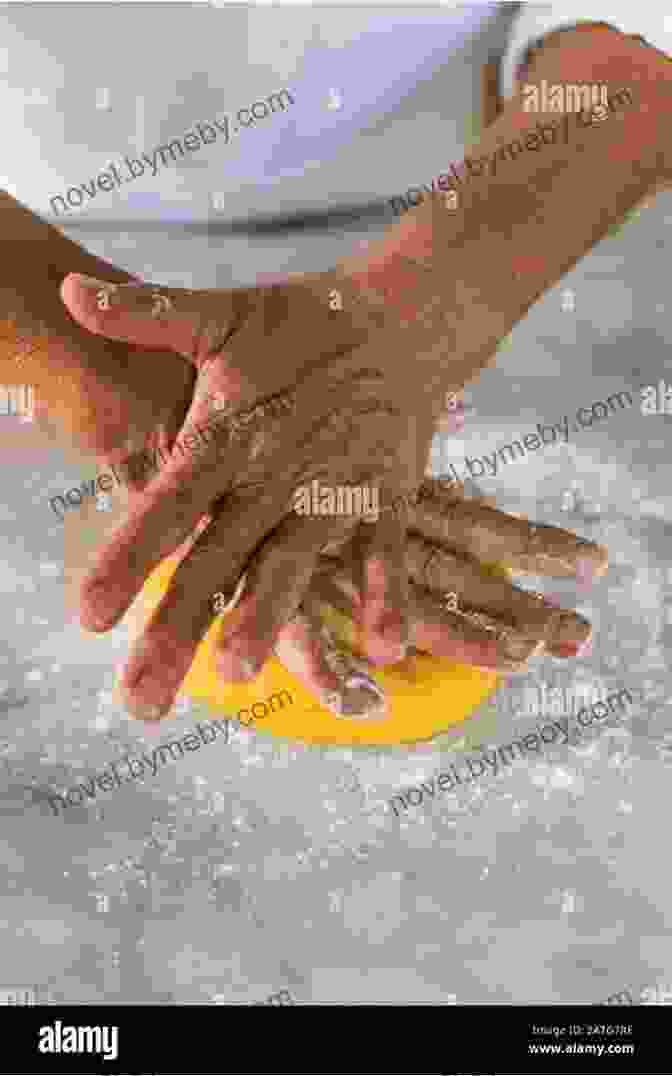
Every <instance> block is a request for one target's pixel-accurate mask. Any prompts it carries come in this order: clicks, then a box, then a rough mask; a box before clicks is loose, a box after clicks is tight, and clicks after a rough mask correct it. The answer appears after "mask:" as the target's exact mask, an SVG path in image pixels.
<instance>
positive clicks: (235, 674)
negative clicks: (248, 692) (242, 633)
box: [216, 641, 264, 681]
mask: <svg viewBox="0 0 672 1076" xmlns="http://www.w3.org/2000/svg"><path fill="white" fill-rule="evenodd" d="M243 647H244V648H245V649H243ZM247 647H248V644H245V643H243V644H240V643H239V644H238V645H237V646H231V645H230V641H229V642H227V644H226V649H223V650H221V651H220V653H219V654H218V655H217V659H216V664H217V671H218V673H219V675H220V676H221V677H222V678H223V679H224V680H227V681H231V680H254V678H255V677H256V676H258V674H259V673H260V672H261V669H262V667H263V664H264V662H263V660H262V659H260V658H258V657H257V656H256V655H254V654H250V653H249V649H248V648H247Z"/></svg>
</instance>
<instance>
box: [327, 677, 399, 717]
mask: <svg viewBox="0 0 672 1076" xmlns="http://www.w3.org/2000/svg"><path fill="white" fill-rule="evenodd" d="M321 701H322V702H323V704H324V705H325V706H326V707H327V708H328V709H329V710H331V711H332V713H335V714H336V715H337V716H338V717H352V718H356V719H360V720H363V719H366V718H372V717H378V718H379V717H380V716H381V711H382V710H384V709H385V705H386V699H385V695H384V693H383V692H382V691H381V690H380V688H379V687H378V685H377V684H376V683H375V681H374V680H372V679H371V678H370V677H369V676H367V675H366V674H364V673H356V674H353V675H352V676H348V677H347V679H346V680H345V682H344V683H343V687H342V689H341V691H328V692H325V693H324V694H323V695H322V697H321Z"/></svg>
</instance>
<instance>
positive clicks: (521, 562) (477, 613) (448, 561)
mask: <svg viewBox="0 0 672 1076" xmlns="http://www.w3.org/2000/svg"><path fill="white" fill-rule="evenodd" d="M408 523H409V531H410V533H409V536H408V537H407V539H406V551H405V561H406V570H407V573H408V579H409V597H410V601H409V622H410V643H411V645H412V646H414V647H415V648H416V649H417V650H422V651H426V652H427V653H430V654H433V655H435V656H437V657H438V656H442V657H448V658H452V659H454V660H455V661H458V662H463V663H465V664H469V665H476V666H479V667H480V668H483V669H487V670H488V671H493V670H496V671H498V672H502V673H506V672H517V671H519V670H521V669H523V668H524V667H525V664H526V662H527V660H528V659H529V658H530V657H531V656H533V655H535V654H537V653H538V652H540V651H542V650H545V651H546V652H547V653H549V654H552V655H553V656H554V657H558V658H569V657H575V656H576V655H577V654H579V653H581V652H582V651H583V649H584V648H585V646H586V645H587V643H588V640H589V638H590V624H589V622H588V621H587V620H586V619H585V618H584V617H582V616H580V615H579V614H578V613H575V612H573V611H571V610H569V609H559V608H558V607H557V606H556V605H555V604H553V603H552V602H551V601H550V600H547V599H543V598H541V597H540V596H537V595H535V594H530V593H529V592H528V591H525V590H522V589H521V588H519V587H517V586H515V585H514V584H512V583H510V582H508V581H507V580H505V579H502V578H501V577H496V576H493V575H492V574H489V573H488V571H487V570H486V567H487V564H489V563H493V562H498V563H505V564H506V565H507V566H508V567H509V569H510V570H511V571H513V572H515V573H517V574H522V573H533V574H535V575H550V576H563V577H567V576H570V577H571V576H576V577H577V578H578V579H579V580H580V581H581V583H583V582H585V581H586V580H587V579H589V578H597V577H598V576H600V575H602V574H603V573H604V572H605V571H606V568H607V553H606V550H605V549H604V548H603V547H601V546H598V545H596V544H595V543H593V542H588V541H585V540H584V539H581V538H577V537H576V536H575V535H573V534H571V533H570V532H569V531H565V530H561V529H560V528H558V527H552V526H547V525H542V524H531V523H529V522H528V520H526V519H519V518H518V517H515V516H509V515H506V514H505V513H503V512H500V511H498V510H497V509H495V508H493V507H492V506H491V505H489V504H488V503H486V502H485V500H484V499H482V498H479V499H476V498H470V499H466V498H465V497H464V494H463V491H461V490H460V489H459V488H458V487H457V484H456V483H454V484H453V485H452V486H450V487H449V488H441V485H440V484H438V483H436V482H433V481H426V482H425V483H423V486H422V487H421V489H420V491H419V496H418V500H417V503H416V504H415V505H414V506H412V507H411V509H410V513H409V521H408ZM351 554H352V551H351V549H345V550H343V551H342V553H341V556H340V557H338V558H337V557H322V558H320V563H319V569H318V572H317V573H316V575H315V576H314V577H313V581H312V583H311V586H310V590H309V592H308V595H307V596H306V598H305V599H304V601H303V603H302V606H301V610H300V611H299V613H298V614H297V615H296V616H295V617H294V618H293V619H292V621H290V623H289V624H288V625H287V626H286V627H285V628H283V629H282V631H281V632H280V635H279V638H278V641H277V643H276V646H275V653H276V656H277V657H278V658H279V659H280V660H281V661H282V663H283V664H284V665H285V666H286V668H288V669H289V670H290V672H292V673H293V674H294V675H296V676H297V677H298V678H299V679H300V680H301V681H302V682H303V683H304V685H305V686H306V687H307V688H308V690H309V691H311V692H313V693H314V694H315V695H316V696H317V697H318V698H319V699H320V701H321V702H322V703H323V704H325V705H327V706H328V707H329V708H330V709H332V710H333V711H334V712H335V713H338V714H343V715H347V716H349V717H360V718H373V717H378V716H380V711H381V708H382V707H383V706H384V696H383V694H382V690H381V688H380V687H379V685H378V684H377V683H376V682H375V680H374V679H373V678H372V677H371V676H370V675H369V671H368V669H367V664H366V662H365V660H364V659H363V657H362V655H361V653H360V652H358V650H359V648H355V651H354V653H353V652H349V651H343V649H342V648H341V650H339V648H338V647H337V645H336V643H335V642H334V639H333V638H332V637H331V635H330V633H329V631H328V629H327V628H326V627H325V626H324V624H323V623H322V617H321V612H320V609H321V605H322V603H326V604H328V605H332V606H334V607H335V608H337V609H338V610H340V611H341V612H342V613H345V614H346V615H347V616H349V617H350V618H351V619H352V620H353V621H354V622H355V623H356V624H357V623H359V624H361V613H362V605H361V594H360V590H359V587H358V584H357V573H356V563H355V561H354V559H353V557H352V555H351ZM465 614H466V615H465ZM489 629H490V630H489Z"/></svg>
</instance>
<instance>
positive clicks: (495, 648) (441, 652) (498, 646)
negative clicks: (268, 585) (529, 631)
mask: <svg viewBox="0 0 672 1076" xmlns="http://www.w3.org/2000/svg"><path fill="white" fill-rule="evenodd" d="M353 587H354V584H353V581H352V578H351V574H350V571H348V570H347V569H345V568H343V567H341V570H340V571H339V570H334V569H333V568H332V567H330V568H329V569H328V570H326V571H324V572H322V571H320V572H318V573H317V574H316V576H315V578H314V580H313V587H312V591H311V592H312V593H314V594H315V595H318V596H319V597H320V598H321V600H322V601H324V602H327V603H328V604H330V605H332V606H333V607H334V608H335V609H338V610H339V611H340V612H342V613H344V614H345V615H346V616H352V614H353V610H354V609H356V607H357V601H356V598H355V599H354V600H353V593H352V592H353ZM408 608H409V643H410V645H412V646H414V647H415V648H416V649H418V650H423V651H427V653H430V654H433V655H434V656H435V657H447V658H450V659H451V660H452V661H458V662H462V663H463V664H465V665H475V666H477V667H479V668H482V669H486V670H488V671H499V672H506V673H513V672H520V671H521V670H522V669H524V668H525V665H526V663H527V661H528V660H529V659H530V658H531V657H533V656H534V655H536V654H538V653H539V652H540V650H541V649H542V648H543V642H541V641H540V640H539V639H536V638H530V637H528V636H526V635H525V634H524V633H521V632H519V631H518V630H517V629H516V628H514V627H512V625H511V624H510V623H509V622H506V621H501V620H498V619H497V618H496V617H486V616H483V619H482V621H478V620H476V619H468V618H466V617H462V616H459V615H457V614H456V613H453V612H450V611H449V610H448V609H446V608H445V604H444V603H443V602H442V600H441V598H440V597H439V596H438V595H436V594H433V593H432V592H431V591H429V590H426V589H423V588H421V587H419V586H417V585H416V584H414V583H412V584H410V586H409V600H408ZM485 623H487V624H488V628H489V630H488V628H486V627H485V626H484V624H485ZM352 645H353V649H355V651H359V650H361V649H362V648H361V636H360V635H358V634H357V633H355V637H354V638H353V640H352Z"/></svg>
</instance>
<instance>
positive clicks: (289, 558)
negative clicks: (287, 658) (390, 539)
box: [205, 514, 354, 681]
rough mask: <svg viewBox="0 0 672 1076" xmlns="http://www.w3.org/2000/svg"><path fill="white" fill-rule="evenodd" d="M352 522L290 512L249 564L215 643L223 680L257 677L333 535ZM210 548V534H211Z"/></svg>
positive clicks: (298, 604) (299, 601) (298, 603)
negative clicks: (239, 592) (240, 590)
mask: <svg viewBox="0 0 672 1076" xmlns="http://www.w3.org/2000/svg"><path fill="white" fill-rule="evenodd" d="M353 525H354V524H353V522H352V521H349V520H337V521H334V520H331V519H329V520H327V519H323V518H303V517H297V516H296V515H294V514H291V515H289V516H287V517H286V518H285V519H283V520H282V522H281V523H280V524H279V526H278V527H277V528H276V529H275V531H274V532H273V534H272V535H271V537H270V538H268V540H267V541H266V542H265V543H264V545H263V546H262V547H261V548H260V549H259V550H258V551H257V552H256V553H255V555H254V557H253V558H252V560H251V561H250V563H249V564H248V565H247V566H246V571H245V574H246V584H245V589H244V591H243V594H242V595H241V598H240V601H239V602H238V605H237V607H236V610H235V612H234V613H232V614H231V616H229V617H228V618H227V619H226V620H225V621H224V623H223V624H222V626H221V630H220V634H219V637H218V638H217V640H216V642H215V653H216V663H217V668H218V671H219V673H220V675H221V676H222V677H223V679H225V680H227V681H230V680H241V679H249V678H251V677H253V676H256V675H257V673H258V672H259V670H260V669H261V667H262V666H263V664H264V662H265V661H266V658H267V657H268V656H269V655H270V654H271V652H272V650H273V647H274V645H275V643H276V640H277V637H278V635H279V633H280V630H281V628H282V627H283V625H284V624H286V623H287V621H288V620H290V619H291V618H292V617H293V616H294V615H295V613H296V612H297V611H298V608H299V606H300V604H301V601H302V599H303V597H304V595H305V593H306V591H307V590H308V587H309V585H310V580H311V578H312V575H313V573H314V571H315V568H316V565H317V561H318V558H319V555H320V550H321V549H322V548H323V547H324V545H325V544H326V543H327V541H328V540H329V537H330V536H331V535H333V534H335V533H338V532H339V531H340V532H341V533H343V532H346V531H347V530H348V529H352V527H353ZM205 545H206V546H207V535H206V538H205Z"/></svg>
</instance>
